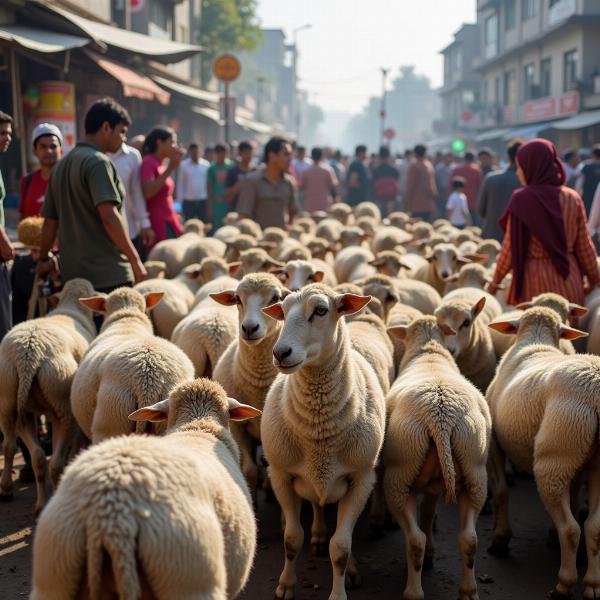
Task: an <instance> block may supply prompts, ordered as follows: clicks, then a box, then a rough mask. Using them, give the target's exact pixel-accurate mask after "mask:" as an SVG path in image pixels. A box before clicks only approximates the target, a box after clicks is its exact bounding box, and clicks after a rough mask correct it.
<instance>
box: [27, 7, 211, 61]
mask: <svg viewBox="0 0 600 600" xmlns="http://www.w3.org/2000/svg"><path fill="white" fill-rule="evenodd" d="M36 4H37V5H38V6H40V7H41V8H44V9H46V10H49V11H51V12H52V13H54V14H55V15H58V16H60V17H62V18H63V19H65V20H66V21H68V22H69V23H70V24H71V25H73V26H74V27H76V28H77V29H78V30H79V31H80V32H81V33H83V34H85V35H87V36H88V37H90V38H91V39H92V40H94V41H95V42H96V43H99V44H100V45H102V44H106V45H107V46H111V47H114V48H118V49H119V50H125V51H127V52H131V53H133V54H138V55H140V56H143V57H145V58H151V59H153V60H155V61H157V62H162V63H165V64H167V63H173V62H179V61H182V60H184V59H186V58H190V57H192V56H194V55H196V54H198V53H199V52H202V48H201V47H200V46H192V45H190V44H181V43H179V42H172V41H171V40H163V39H160V38H156V37H150V36H149V35H144V34H141V33H136V32H134V31H128V30H127V29H120V28H119V27H112V26H111V25H106V24H104V23H99V22H97V21H92V20H91V19H86V18H84V17H80V16H79V15H77V14H75V13H72V12H71V11H68V10H65V9H64V8H59V7H58V6H54V5H49V4H41V3H39V2H38V3H36Z"/></svg>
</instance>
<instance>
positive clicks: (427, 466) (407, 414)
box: [383, 316, 491, 600]
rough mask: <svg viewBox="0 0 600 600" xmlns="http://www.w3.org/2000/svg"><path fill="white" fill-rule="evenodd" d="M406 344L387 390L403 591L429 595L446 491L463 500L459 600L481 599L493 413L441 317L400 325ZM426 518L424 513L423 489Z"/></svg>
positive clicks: (388, 476) (391, 498)
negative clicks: (479, 558) (459, 363)
mask: <svg viewBox="0 0 600 600" xmlns="http://www.w3.org/2000/svg"><path fill="white" fill-rule="evenodd" d="M392 331H393V333H394V334H395V335H398V336H400V337H401V338H402V339H403V340H404V341H405V344H406V352H405V355H404V358H403V359H402V365H401V371H400V375H399V376H398V378H397V379H396V381H395V382H394V384H393V386H392V388H391V390H390V392H389V393H388V395H387V397H386V404H387V415H388V426H387V431H386V441H385V446H384V451H383V461H384V465H385V475H384V491H385V497H386V501H387V505H388V507H389V509H390V511H391V513H392V515H393V516H394V517H395V519H396V520H397V521H398V523H399V524H400V525H401V527H402V530H403V531H404V536H405V540H406V558H407V562H408V580H407V583H406V588H405V590H404V598H410V599H411V600H417V599H422V598H424V597H425V596H424V594H423V588H422V586H421V573H422V568H423V566H426V565H427V564H428V563H429V564H431V561H432V560H433V554H434V546H433V535H432V530H433V521H434V517H435V511H436V505H437V501H438V497H439V496H440V494H442V493H445V496H446V499H447V500H449V501H454V502H457V503H458V511H459V515H460V525H459V532H458V549H459V553H460V557H461V559H462V563H463V571H462V577H461V582H460V586H459V598H460V600H476V599H477V598H478V595H477V583H476V581H475V572H474V561H475V554H476V552H477V532H476V530H475V524H476V521H477V517H478V515H479V512H480V510H481V508H482V506H483V504H484V502H485V498H486V493H487V475H486V461H487V454H488V447H489V442H490V433H491V419H490V413H489V410H488V407H487V404H486V402H485V399H484V398H483V396H482V395H481V393H480V392H479V391H478V390H477V389H476V388H475V387H474V386H473V385H472V384H471V383H469V382H468V381H467V380H466V379H465V378H464V377H463V376H462V375H460V373H459V372H458V369H457V367H456V364H455V363H454V361H453V360H452V357H451V356H450V354H449V353H448V351H447V350H446V349H445V348H444V345H443V335H442V332H441V330H440V328H439V327H438V326H437V323H436V320H435V318H434V317H431V316H426V317H421V318H420V319H417V320H416V321H414V322H413V323H412V324H411V325H409V326H408V327H397V328H394V329H393V330H392ZM420 493H423V494H425V498H424V500H423V503H422V504H421V524H420V526H419V521H418V519H417V496H418V494H420Z"/></svg>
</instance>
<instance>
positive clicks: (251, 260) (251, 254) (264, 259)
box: [234, 248, 284, 279]
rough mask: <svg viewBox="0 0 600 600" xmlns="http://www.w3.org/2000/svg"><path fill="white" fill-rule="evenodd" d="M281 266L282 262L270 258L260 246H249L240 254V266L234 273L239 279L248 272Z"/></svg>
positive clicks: (264, 270) (259, 271)
mask: <svg viewBox="0 0 600 600" xmlns="http://www.w3.org/2000/svg"><path fill="white" fill-rule="evenodd" d="M283 266H284V265H283V263H282V262H279V261H278V260H274V259H273V258H271V257H270V256H269V255H268V254H267V253H266V252H265V251H264V250H263V249H262V248H251V249H250V250H244V251H243V252H242V253H241V254H240V266H239V268H238V269H236V270H235V271H234V274H235V276H236V277H239V278H240V279H241V278H242V277H243V276H244V275H248V274H250V273H261V272H268V271H269V270H271V269H277V268H281V267H283Z"/></svg>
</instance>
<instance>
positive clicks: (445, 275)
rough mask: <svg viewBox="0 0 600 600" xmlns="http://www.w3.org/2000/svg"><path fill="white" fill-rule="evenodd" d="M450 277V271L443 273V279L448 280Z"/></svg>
mask: <svg viewBox="0 0 600 600" xmlns="http://www.w3.org/2000/svg"><path fill="white" fill-rule="evenodd" d="M448 275H450V273H448V271H442V277H443V278H444V279H446V277H448Z"/></svg>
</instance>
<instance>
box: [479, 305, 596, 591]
mask: <svg viewBox="0 0 600 600" xmlns="http://www.w3.org/2000/svg"><path fill="white" fill-rule="evenodd" d="M490 327H493V328H494V329H496V330H497V331H500V332H506V333H511V334H515V333H516V336H517V339H516V342H515V344H514V345H513V346H512V348H511V349H510V350H509V351H508V352H507V353H506V355H505V356H504V358H503V359H502V362H501V363H500V366H499V367H498V370H497V372H496V377H495V378H494V381H493V382H492V384H491V385H490V387H489V389H488V392H487V396H486V397H487V401H488V404H489V406H490V410H491V413H492V418H493V422H494V435H493V439H492V445H491V451H490V469H489V472H490V483H491V488H492V497H493V505H494V538H493V541H492V546H491V547H490V552H492V553H494V554H500V555H505V554H506V553H507V551H508V543H509V541H510V538H511V535H512V534H511V530H510V523H509V519H508V489H507V487H506V478H505V471H504V470H505V461H506V458H508V459H509V460H510V461H511V462H512V463H513V464H514V465H515V466H516V467H518V468H519V469H522V470H524V471H529V472H533V474H534V476H535V481H536V485H537V488H538V492H539V494H540V497H541V499H542V501H543V503H544V505H545V507H546V510H547V511H548V513H549V514H550V517H551V518H552V521H553V523H554V526H555V527H556V529H557V531H558V537H559V541H560V550H561V565H560V570H559V572H558V583H557V585H556V587H555V589H554V591H553V592H552V595H553V597H556V598H566V597H570V596H571V594H572V593H573V592H574V588H575V585H576V583H577V567H576V556H577V547H578V545H579V538H580V533H581V529H580V526H579V524H578V523H577V520H576V518H575V517H574V516H573V513H572V510H571V506H570V495H571V494H570V492H571V486H572V484H573V482H574V480H575V479H576V478H578V477H579V476H583V479H584V480H585V479H587V485H588V492H589V502H590V504H589V516H588V517H587V519H586V521H585V525H584V531H585V540H586V546H587V550H588V568H587V573H586V575H585V577H584V580H583V584H584V589H583V597H584V598H590V599H591V598H597V597H598V596H600V548H599V546H598V540H599V539H600V451H599V447H598V422H599V420H600V358H599V357H596V356H593V355H589V354H575V355H572V356H565V355H564V354H563V353H562V352H561V351H560V349H559V347H558V340H559V339H570V340H573V339H576V338H578V337H581V336H585V335H586V334H585V333H584V332H581V331H578V330H576V329H571V328H570V327H568V326H566V325H564V324H563V323H562V322H561V319H560V317H559V315H558V314H557V313H556V312H555V311H554V310H552V309H549V308H545V307H534V308H531V309H528V310H526V311H525V312H524V313H523V314H522V315H521V317H520V318H518V319H514V320H502V321H495V322H492V323H491V324H490ZM517 425H518V426H517Z"/></svg>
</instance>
